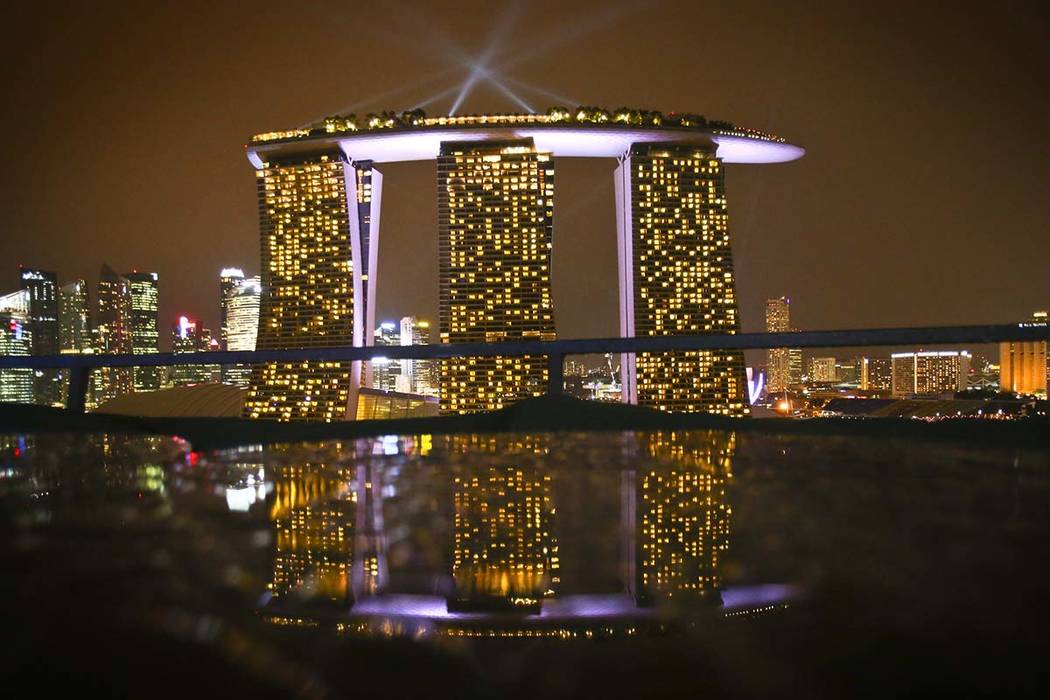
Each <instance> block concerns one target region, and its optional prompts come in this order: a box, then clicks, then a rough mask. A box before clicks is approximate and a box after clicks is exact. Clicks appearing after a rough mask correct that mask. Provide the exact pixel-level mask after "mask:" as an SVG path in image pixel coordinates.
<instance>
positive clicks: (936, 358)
mask: <svg viewBox="0 0 1050 700" xmlns="http://www.w3.org/2000/svg"><path fill="white" fill-rule="evenodd" d="M890 359H891V361H892V363H893V366H892V373H893V377H892V383H893V390H892V393H893V396H894V397H895V398H901V397H907V396H922V395H930V394H950V393H954V392H956V391H962V390H963V389H965V388H966V384H967V378H968V375H969V373H970V353H968V352H967V351H965V350H941V351H932V352H922V351H920V352H898V353H894V354H892V355H891V356H890Z"/></svg>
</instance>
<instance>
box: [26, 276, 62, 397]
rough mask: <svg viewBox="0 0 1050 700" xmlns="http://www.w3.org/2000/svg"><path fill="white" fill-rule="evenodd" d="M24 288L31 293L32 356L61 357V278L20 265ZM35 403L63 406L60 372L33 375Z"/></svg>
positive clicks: (40, 372) (29, 324)
mask: <svg viewBox="0 0 1050 700" xmlns="http://www.w3.org/2000/svg"><path fill="white" fill-rule="evenodd" d="M18 272H19V278H20V279H21V283H22V289H23V290H25V291H26V292H28V294H29V317H28V327H29V330H30V332H31V334H32V354H34V355H57V354H58V276H57V275H56V274H55V273H54V272H48V271H47V270H36V269H32V268H28V267H22V266H19V268H18ZM33 396H34V402H35V403H38V404H40V405H43V406H52V405H55V404H57V403H60V401H61V397H62V382H61V375H60V372H59V371H58V370H57V369H39V370H35V371H34V372H33Z"/></svg>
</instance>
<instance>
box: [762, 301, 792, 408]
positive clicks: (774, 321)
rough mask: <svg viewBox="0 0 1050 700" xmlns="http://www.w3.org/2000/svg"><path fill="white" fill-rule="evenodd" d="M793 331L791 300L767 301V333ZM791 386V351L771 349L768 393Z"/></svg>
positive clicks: (768, 369) (767, 367) (767, 372)
mask: <svg viewBox="0 0 1050 700" xmlns="http://www.w3.org/2000/svg"><path fill="white" fill-rule="evenodd" d="M790 330H791V300H790V299H788V298H787V297H777V298H775V299H767V300H766V333H787V332H789V331H790ZM790 384H791V350H789V349H788V348H771V349H769V350H767V351H766V391H767V392H768V393H769V394H776V393H780V392H782V391H785V390H786V389H787V388H788V386H789V385H790Z"/></svg>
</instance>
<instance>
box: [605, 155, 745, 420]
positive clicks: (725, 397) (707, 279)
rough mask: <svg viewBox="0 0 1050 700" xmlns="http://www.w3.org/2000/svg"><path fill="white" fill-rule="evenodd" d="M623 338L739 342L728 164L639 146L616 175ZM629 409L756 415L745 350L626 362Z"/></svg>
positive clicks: (625, 394) (623, 159)
mask: <svg viewBox="0 0 1050 700" xmlns="http://www.w3.org/2000/svg"><path fill="white" fill-rule="evenodd" d="M615 190H616V210H617V232H618V239H619V246H618V253H619V258H618V259H619V277H620V335H622V336H624V337H633V336H637V337H647V336H663V335H683V334H694V333H736V332H737V331H738V330H739V327H740V322H739V319H738V317H737V305H736V293H735V289H734V282H733V256H732V251H731V250H730V244H729V214H728V211H727V207H726V194H725V175H724V170H723V164H722V161H721V160H720V159H719V158H717V157H716V156H715V155H714V152H713V150H709V149H707V148H705V147H702V146H694V145H687V144H660V143H644V144H641V143H636V144H633V145H632V146H631V148H630V149H629V150H628V151H627V152H626V153H625V154H624V155H623V156H622V157H621V159H620V165H619V167H617V169H616V173H615ZM620 368H621V369H620V372H621V381H622V383H623V398H624V401H625V402H626V403H635V404H639V405H643V406H651V407H653V408H658V409H661V410H664V411H681V412H709V413H718V414H723V415H729V416H742V415H746V414H748V413H749V411H750V409H749V406H748V402H747V388H746V387H747V383H746V380H745V377H744V356H743V352H741V351H738V350H717V351H710V350H703V351H674V352H657V353H638V354H637V355H635V354H626V355H624V356H623V357H622V359H621V362H620Z"/></svg>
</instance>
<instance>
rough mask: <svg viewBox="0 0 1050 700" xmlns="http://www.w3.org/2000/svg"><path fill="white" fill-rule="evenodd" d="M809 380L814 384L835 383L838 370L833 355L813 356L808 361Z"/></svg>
mask: <svg viewBox="0 0 1050 700" xmlns="http://www.w3.org/2000/svg"><path fill="white" fill-rule="evenodd" d="M809 381H810V382H812V383H814V384H835V383H837V382H838V372H837V371H836V369H835V358H834V357H814V358H811V359H810V361H809Z"/></svg>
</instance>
